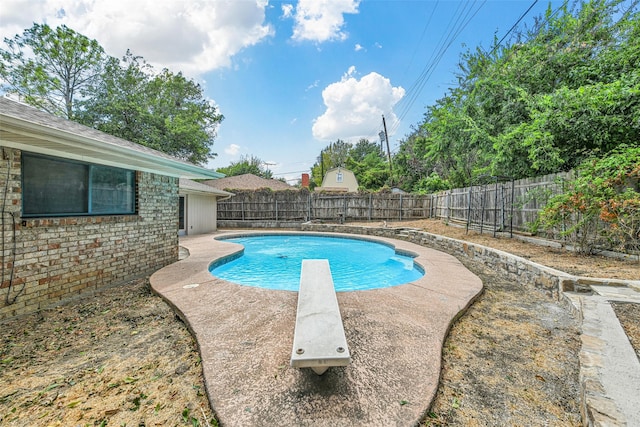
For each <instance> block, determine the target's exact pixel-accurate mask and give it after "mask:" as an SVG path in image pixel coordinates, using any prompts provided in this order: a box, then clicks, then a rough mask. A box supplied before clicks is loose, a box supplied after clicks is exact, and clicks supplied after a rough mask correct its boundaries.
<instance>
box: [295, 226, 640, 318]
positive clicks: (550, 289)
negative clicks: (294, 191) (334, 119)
mask: <svg viewBox="0 0 640 427" xmlns="http://www.w3.org/2000/svg"><path fill="white" fill-rule="evenodd" d="M301 229H302V231H318V232H326V231H329V232H338V233H353V234H363V235H371V236H380V237H388V238H392V239H399V240H406V241H409V242H411V243H415V244H418V245H421V246H426V247H430V248H434V249H437V250H440V251H443V252H447V253H449V254H451V255H454V256H457V257H458V258H468V259H471V260H475V261H478V262H481V263H483V264H484V265H486V266H487V267H489V268H491V270H493V271H495V272H497V273H498V274H500V275H501V276H503V277H505V278H507V279H508V280H514V281H517V282H518V283H522V284H523V285H527V286H532V287H535V288H537V289H538V290H540V291H542V292H544V293H545V294H546V295H547V296H549V297H551V298H553V299H555V300H558V301H563V302H568V301H567V300H566V295H565V294H564V292H565V291H568V292H590V291H591V288H590V285H596V284H598V285H608V286H633V287H636V288H638V287H640V281H630V280H616V279H606V278H603V279H598V278H589V277H582V276H573V275H570V274H567V273H565V272H562V271H559V270H555V269H553V268H549V267H546V266H544V265H540V264H537V263H535V262H532V261H529V260H527V259H525V258H522V257H519V256H516V255H512V254H509V253H507V252H503V251H500V250H497V249H493V248H488V247H486V246H482V245H478V244H474V243H470V242H465V241H462V240H456V239H452V238H449V237H444V236H439V235H437V234H431V233H427V232H425V231H420V230H417V229H410V228H401V227H400V228H391V227H390V228H378V227H363V226H355V225H339V224H338V225H336V224H317V223H312V222H309V223H305V224H302V227H301ZM569 306H570V307H571V304H569Z"/></svg>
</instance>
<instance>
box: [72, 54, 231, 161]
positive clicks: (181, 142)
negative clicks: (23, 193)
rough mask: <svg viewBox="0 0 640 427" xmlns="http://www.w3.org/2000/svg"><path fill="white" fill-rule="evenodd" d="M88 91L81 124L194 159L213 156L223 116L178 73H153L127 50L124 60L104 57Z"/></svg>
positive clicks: (200, 89) (80, 115)
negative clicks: (101, 67)
mask: <svg viewBox="0 0 640 427" xmlns="http://www.w3.org/2000/svg"><path fill="white" fill-rule="evenodd" d="M92 93H93V96H92V97H90V98H87V99H85V100H83V102H82V106H83V108H82V111H81V112H80V113H79V114H78V120H79V121H80V122H81V123H83V124H85V125H87V126H92V127H95V128H96V129H99V130H101V131H103V132H106V133H109V134H111V135H115V136H118V137H120V138H124V139H127V140H129V141H132V142H136V143H138V144H141V145H145V146H147V147H150V148H153V149H156V150H159V151H162V152H164V153H167V154H170V155H172V156H175V157H178V158H181V159H184V160H187V161H189V162H192V163H196V164H202V163H204V162H206V161H207V160H208V159H210V158H212V157H215V155H216V154H215V153H212V152H211V147H212V146H213V142H214V139H215V136H216V130H217V127H218V125H219V124H220V122H222V120H223V119H224V117H223V116H222V115H221V114H220V113H219V112H218V110H217V108H216V107H215V106H214V105H212V104H211V102H209V101H208V100H207V99H206V98H205V97H204V93H203V91H202V88H201V87H200V85H199V84H197V83H195V82H194V81H193V80H189V79H187V78H185V77H184V76H183V75H182V73H177V74H175V73H172V72H171V71H169V70H166V69H165V70H163V71H162V72H160V73H159V74H155V73H154V71H153V68H152V67H151V66H150V65H148V64H146V62H144V59H143V58H141V57H138V56H134V55H132V54H131V52H127V54H126V56H125V57H124V58H123V59H122V61H118V60H116V59H114V58H110V59H109V60H108V61H107V63H106V66H105V72H104V73H103V74H102V76H101V78H100V79H99V80H98V81H96V82H95V83H94V85H93V86H92Z"/></svg>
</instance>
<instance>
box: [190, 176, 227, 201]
mask: <svg viewBox="0 0 640 427" xmlns="http://www.w3.org/2000/svg"><path fill="white" fill-rule="evenodd" d="M180 190H181V191H182V190H184V191H185V192H189V193H206V194H208V195H211V196H216V197H220V199H219V200H224V199H228V198H229V197H231V196H233V193H229V192H228V191H223V190H218V189H217V188H213V187H212V186H210V185H206V184H201V183H199V182H195V181H192V180H190V179H186V178H180Z"/></svg>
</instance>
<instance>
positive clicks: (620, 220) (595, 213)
mask: <svg viewBox="0 0 640 427" xmlns="http://www.w3.org/2000/svg"><path fill="white" fill-rule="evenodd" d="M536 225H537V227H538V228H539V229H543V230H545V231H547V232H549V233H551V234H555V235H560V236H561V237H563V238H565V239H566V240H567V241H568V242H569V243H571V244H573V245H574V246H575V247H576V250H578V251H579V252H582V253H593V252H594V251H595V250H596V249H597V248H600V247H607V248H610V249H614V250H619V251H622V252H626V253H636V254H637V253H639V250H640V147H636V146H634V147H630V146H626V145H621V146H619V147H618V148H617V149H616V150H614V151H613V152H611V153H610V154H608V155H607V156H606V157H604V158H601V159H595V158H594V159H589V160H587V161H585V162H583V163H582V164H581V165H580V166H579V167H578V169H577V171H576V175H575V178H574V179H572V180H570V181H568V182H567V185H566V188H565V191H564V192H563V193H562V194H559V195H557V196H554V197H552V198H551V199H549V202H548V203H547V205H546V206H545V207H544V208H543V210H542V211H541V213H540V215H539V217H538V222H537V224H536Z"/></svg>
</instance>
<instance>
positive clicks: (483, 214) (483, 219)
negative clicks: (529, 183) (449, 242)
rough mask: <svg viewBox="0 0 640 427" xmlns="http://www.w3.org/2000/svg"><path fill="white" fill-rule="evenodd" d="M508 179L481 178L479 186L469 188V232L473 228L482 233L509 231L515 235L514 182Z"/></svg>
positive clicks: (498, 177) (496, 177)
mask: <svg viewBox="0 0 640 427" xmlns="http://www.w3.org/2000/svg"><path fill="white" fill-rule="evenodd" d="M507 179H509V178H507V177H500V176H485V177H480V178H479V179H478V180H477V181H478V185H474V186H472V187H468V189H467V191H468V193H467V206H468V211H467V215H466V219H467V231H468V230H469V229H470V228H471V229H474V230H477V231H479V232H480V233H482V232H486V231H491V232H492V233H493V236H494V237H495V235H496V233H497V232H505V231H508V232H509V233H510V234H513V203H514V201H513V194H514V188H515V187H514V181H513V180H509V181H506V180H507Z"/></svg>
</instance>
